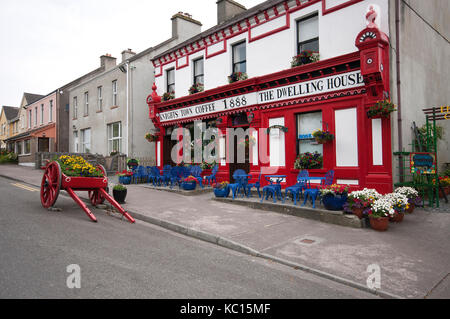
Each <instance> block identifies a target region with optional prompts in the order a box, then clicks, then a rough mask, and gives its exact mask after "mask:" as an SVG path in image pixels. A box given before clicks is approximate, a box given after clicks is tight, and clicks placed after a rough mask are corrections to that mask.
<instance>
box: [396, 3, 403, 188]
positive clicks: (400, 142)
mask: <svg viewBox="0 0 450 319" xmlns="http://www.w3.org/2000/svg"><path fill="white" fill-rule="evenodd" d="M395 46H396V51H395V56H396V69H397V104H398V105H397V111H398V112H397V115H398V119H397V126H398V148H399V151H400V152H403V131H402V121H403V120H402V92H401V83H402V82H401V75H400V0H396V1H395ZM402 160H403V158H402V157H400V162H401V163H400V165H399V166H400V182H401V183H403V182H404V172H403V163H402Z"/></svg>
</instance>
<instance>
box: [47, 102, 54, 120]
mask: <svg viewBox="0 0 450 319" xmlns="http://www.w3.org/2000/svg"><path fill="white" fill-rule="evenodd" d="M48 118H49V120H48V121H49V122H53V100H50V111H49V113H48Z"/></svg>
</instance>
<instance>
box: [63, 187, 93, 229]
mask: <svg viewBox="0 0 450 319" xmlns="http://www.w3.org/2000/svg"><path fill="white" fill-rule="evenodd" d="M66 192H67V193H68V194H69V195H70V197H72V199H73V200H74V201H75V203H77V204H78V205H79V206H80V207H81V209H82V210H84V212H85V213H86V215H88V217H89V218H90V219H91V220H92V221H93V222H97V218H96V217H95V216H94V214H92V212H91V211H90V210H89V208H88V207H87V206H86V204H85V203H84V202H83V201H82V200H81V199H80V198H79V197H78V196H77V194H75V192H74V191H73V190H72V189H71V188H70V187H67V188H66Z"/></svg>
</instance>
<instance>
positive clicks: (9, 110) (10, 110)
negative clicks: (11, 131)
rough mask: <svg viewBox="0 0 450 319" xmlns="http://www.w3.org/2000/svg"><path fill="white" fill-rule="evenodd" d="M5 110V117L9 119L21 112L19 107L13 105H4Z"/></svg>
mask: <svg viewBox="0 0 450 319" xmlns="http://www.w3.org/2000/svg"><path fill="white" fill-rule="evenodd" d="M3 111H4V112H5V117H6V119H7V120H8V121H11V120H12V119H14V118H16V117H17V115H18V114H19V108H18V107H13V106H3Z"/></svg>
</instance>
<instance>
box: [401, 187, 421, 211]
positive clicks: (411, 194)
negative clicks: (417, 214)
mask: <svg viewBox="0 0 450 319" xmlns="http://www.w3.org/2000/svg"><path fill="white" fill-rule="evenodd" d="M395 193H397V194H402V195H404V196H406V197H407V198H408V204H409V207H408V208H406V212H407V213H408V214H412V213H413V212H414V209H415V208H416V205H420V203H421V201H422V200H421V198H420V196H419V192H418V191H417V190H415V189H414V188H412V187H400V188H397V189H396V190H395Z"/></svg>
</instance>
